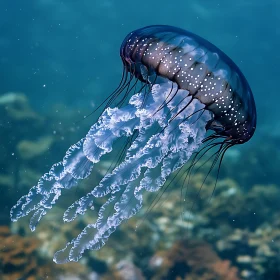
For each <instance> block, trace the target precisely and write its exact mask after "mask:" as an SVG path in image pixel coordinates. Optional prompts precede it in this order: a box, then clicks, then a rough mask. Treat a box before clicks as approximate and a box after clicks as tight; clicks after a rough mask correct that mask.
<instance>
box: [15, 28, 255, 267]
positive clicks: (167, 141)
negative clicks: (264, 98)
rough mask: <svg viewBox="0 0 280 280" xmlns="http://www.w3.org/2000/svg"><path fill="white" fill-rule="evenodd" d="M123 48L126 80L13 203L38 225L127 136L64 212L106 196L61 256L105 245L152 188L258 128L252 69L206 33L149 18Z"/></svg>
mask: <svg viewBox="0 0 280 280" xmlns="http://www.w3.org/2000/svg"><path fill="white" fill-rule="evenodd" d="M120 57H121V59H122V62H123V76H122V80H121V82H120V84H119V86H118V88H117V89H116V90H115V91H114V92H113V93H112V94H111V95H109V97H108V98H107V99H106V100H105V101H104V102H103V103H102V104H101V105H100V106H101V108H103V110H102V112H101V114H100V115H99V117H98V119H97V121H96V123H94V124H93V125H92V126H91V127H90V129H89V131H88V133H87V134H86V136H85V137H84V138H82V139H81V140H79V141H78V142H77V143H76V144H74V145H72V146H71V147H70V148H69V149H68V151H67V152H66V154H65V156H64V158H63V160H62V161H60V162H58V163H56V164H54V165H53V166H52V167H51V169H50V170H49V172H47V173H45V174H44V175H43V176H42V177H41V178H40V179H39V182H38V184H37V185H35V186H33V187H32V188H31V189H30V191H29V192H28V193H27V194H26V195H24V196H23V197H21V198H20V199H19V200H18V202H17V204H16V205H15V206H13V207H12V209H11V220H12V221H13V222H15V221H17V220H18V219H19V218H21V217H24V216H26V215H29V214H31V213H32V216H31V218H30V229H31V231H34V230H35V229H36V226H37V224H38V223H39V221H40V220H41V219H42V218H43V217H44V216H45V215H46V214H47V212H48V211H49V210H50V209H52V207H53V205H55V203H56V202H57V200H58V199H59V197H60V196H61V195H62V194H63V192H64V191H65V190H66V189H71V188H73V187H74V186H76V185H77V184H78V183H79V181H81V180H83V179H85V178H87V177H88V176H89V175H90V174H91V172H92V170H93V169H94V168H95V165H96V164H98V162H100V161H102V157H103V156H105V155H107V154H110V153H112V152H113V150H114V149H115V146H114V143H115V142H116V141H117V140H118V139H119V140H120V141H121V142H123V148H122V149H120V148H118V149H119V150H120V156H119V157H117V160H116V163H115V165H114V166H113V168H111V169H109V170H108V172H107V173H106V174H105V175H104V176H103V178H102V179H101V180H100V181H99V182H97V183H96V184H95V185H93V186H92V190H91V191H90V192H89V193H88V194H86V195H84V196H83V197H81V198H79V199H78V200H77V201H76V202H74V203H73V204H72V205H69V207H68V209H66V211H65V212H64V215H63V221H64V222H71V221H73V220H74V219H76V218H77V217H78V216H81V215H84V214H85V212H86V211H95V210H96V205H95V202H96V201H97V200H101V201H102V203H103V204H102V206H101V207H99V209H97V210H96V211H97V218H96V220H95V221H94V223H92V224H89V225H87V226H86V227H85V228H84V229H83V230H82V231H81V233H80V234H79V235H78V236H77V237H75V238H74V239H73V240H72V241H70V242H68V243H67V244H66V246H65V248H63V249H61V250H59V251H57V252H56V253H55V255H54V262H56V263H66V262H70V261H78V260H79V259H80V258H81V257H82V255H83V253H84V252H85V250H99V249H100V248H101V247H103V246H104V245H105V244H106V241H107V240H108V238H109V237H110V235H111V234H112V233H113V232H114V231H115V230H116V229H117V228H118V227H119V226H120V224H121V223H122V222H123V221H126V220H128V219H129V218H131V217H132V216H134V215H135V214H136V213H137V212H138V211H139V210H140V209H141V207H142V205H143V194H144V193H145V192H158V191H160V190H161V189H162V188H163V186H164V185H165V184H166V182H167V180H168V179H169V178H170V176H171V175H172V174H173V173H174V172H176V171H178V170H180V168H182V167H183V166H184V165H185V164H186V163H187V162H188V161H190V158H192V160H191V161H190V162H191V164H190V166H191V167H192V166H194V165H195V164H196V163H197V162H198V160H199V159H200V158H201V157H202V156H203V155H204V154H205V153H207V151H209V150H211V149H213V148H214V147H215V148H216V149H218V150H217V151H216V152H215V153H214V157H213V164H212V167H213V165H215V164H216V162H218V160H219V159H220V164H221V161H222V158H223V156H224V154H225V152H226V151H227V149H228V148H230V147H232V146H234V145H237V144H243V143H245V142H247V141H248V140H249V139H250V138H251V137H252V136H253V134H254V132H255V129H256V107H255V102H254V97H253V94H252V91H251V89H250V86H249V84H248V82H247V80H246V78H245V77H244V75H243V74H242V72H241V70H240V69H239V68H238V66H237V65H236V64H235V63H234V62H233V61H232V60H231V59H230V58H229V57H228V56H227V55H226V54H225V53H223V52H222V51H221V50H220V49H218V48H217V47H216V46H214V45H213V44H211V43H210V42H208V41H207V40H205V39H203V38H201V37H199V36H198V35H195V34H193V33H191V32H189V31H186V30H183V29H180V28H176V27H172V26H166V25H156V26H148V27H144V28H141V29H138V30H135V31H133V32H131V33H129V34H128V35H127V37H126V38H125V39H124V41H123V43H122V45H121V48H120ZM137 84H138V87H137V86H136V85H137ZM139 85H140V87H139ZM136 89H138V90H136Z"/></svg>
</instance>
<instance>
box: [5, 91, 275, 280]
mask: <svg viewBox="0 0 280 280" xmlns="http://www.w3.org/2000/svg"><path fill="white" fill-rule="evenodd" d="M0 114H1V131H3V133H2V132H1V143H2V145H1V147H0V149H1V157H0V165H1V168H0V189H1V196H0V203H1V205H2V206H3V207H2V208H1V213H0V266H1V267H0V279H3V280H15V279H26V280H31V279H34V280H35V279H58V280H60V279H61V280H62V279H71V280H74V279H85V280H87V279H92V280H93V279H104V280H105V279H119V280H130V279H135V280H140V279H152V280H159V279H170V280H179V279H182V280H183V279H185V280H198V279H199V280H222V279H226V280H238V279H250V280H261V279H266V280H276V279H277V280H278V279H280V215H279V210H280V203H279V202H280V186H279V175H278V174H279V173H278V167H279V164H280V152H279V144H278V143H279V140H280V139H279V138H276V137H272V136H271V137H269V136H266V138H265V141H263V139H260V140H258V139H256V140H255V141H253V142H252V143H248V144H246V145H245V147H236V148H233V149H232V150H229V151H228V153H227V155H226V157H225V158H224V160H223V164H222V168H221V171H220V176H219V179H218V183H217V187H216V189H215V192H214V194H213V186H214V185H215V180H216V174H217V173H216V171H213V172H212V173H211V174H210V175H209V176H208V178H207V180H206V181H205V183H204V185H203V186H202V184H201V183H202V182H203V180H204V178H205V174H206V173H207V171H208V170H209V168H210V162H207V163H206V164H204V165H203V166H201V167H200V168H199V169H198V170H195V172H194V173H193V175H192V176H191V178H190V180H187V181H188V188H186V180H185V176H178V178H177V179H176V180H174V181H173V183H172V184H170V185H169V187H168V188H167V189H166V190H165V191H164V193H160V196H161V194H162V196H161V197H160V199H158V200H157V198H159V196H157V194H156V193H155V194H148V195H147V196H146V197H145V203H144V205H145V207H144V208H143V209H142V211H141V212H140V214H138V215H136V216H135V217H133V218H132V219H130V220H128V221H127V222H126V223H124V224H123V226H122V227H121V228H120V229H118V230H117V231H116V233H115V234H113V235H112V236H111V238H110V240H109V241H108V243H107V245H106V246H105V247H104V248H102V249H101V250H100V251H91V252H87V253H86V254H85V256H84V257H83V258H82V260H81V261H80V262H79V263H68V264H65V265H57V264H55V263H53V261H52V257H53V254H54V252H55V251H56V250H57V249H59V248H62V247H63V246H64V245H65V243H66V242H67V241H69V240H71V239H72V238H73V237H75V236H76V235H77V234H78V233H79V232H80V231H81V230H82V229H83V228H84V227H85V225H87V224H88V223H91V222H93V221H94V216H91V215H90V214H86V215H85V216H83V217H81V218H79V219H77V220H76V221H74V222H72V223H69V224H68V223H64V224H63V223H62V222H61V221H62V214H63V211H64V210H65V208H66V207H67V206H69V205H70V203H71V202H72V201H74V200H75V199H77V198H78V197H80V196H81V195H82V194H84V193H86V192H88V191H89V190H90V189H91V188H92V187H93V186H94V185H95V184H96V182H97V181H98V180H99V179H100V178H101V177H102V175H103V174H104V173H105V172H106V168H107V167H108V166H109V165H110V162H108V161H106V162H104V164H103V165H104V169H100V170H98V172H96V173H95V174H94V175H93V176H91V177H90V178H89V179H88V180H86V181H85V182H83V183H81V184H80V185H79V186H78V187H77V188H76V189H75V190H74V192H73V193H71V194H67V195H65V196H63V197H62V199H61V202H60V204H59V205H58V206H56V207H54V208H53V210H52V211H51V212H50V213H49V214H48V215H46V217H44V218H43V220H42V221H41V224H40V225H39V226H38V228H37V230H36V231H35V232H34V233H31V232H30V230H29V228H28V219H22V220H20V221H19V222H17V223H11V222H10V218H9V211H10V208H11V207H12V206H13V205H14V204H15V203H16V201H17V200H18V199H19V198H20V197H21V196H22V195H23V194H25V193H26V192H27V191H28V190H29V188H30V187H31V186H33V185H34V184H36V182H37V181H38V179H39V177H40V176H41V175H42V174H44V173H45V172H46V171H47V170H49V168H50V166H51V165H52V164H53V163H55V162H57V161H59V160H61V158H62V157H63V155H64V153H65V150H66V149H67V148H68V147H69V146H70V145H71V144H73V143H75V142H76V141H77V140H78V139H79V138H77V137H79V136H80V135H84V133H85V132H86V131H87V129H88V128H89V126H88V125H87V124H86V122H76V121H77V119H79V116H77V113H76V112H72V111H71V110H69V109H67V108H64V107H63V106H59V105H57V106H55V107H54V108H52V110H50V112H49V113H47V114H40V113H39V112H35V111H34V110H33V109H32V108H31V107H30V106H29V103H28V100H27V97H26V96H25V95H24V94H20V93H7V94H5V95H3V96H1V98H0ZM87 121H88V122H90V121H91V119H90V118H89V119H88V120H87ZM276 151H278V152H276ZM201 186H202V188H201ZM200 189H201V190H200ZM155 199H156V200H155ZM153 202H156V203H155V206H154V207H150V206H151V205H153ZM136 225H138V226H137V229H136Z"/></svg>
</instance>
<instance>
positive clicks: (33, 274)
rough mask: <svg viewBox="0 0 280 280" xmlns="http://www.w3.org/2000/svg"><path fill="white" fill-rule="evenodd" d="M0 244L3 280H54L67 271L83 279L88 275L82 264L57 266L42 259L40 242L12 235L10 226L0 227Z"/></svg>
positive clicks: (0, 263)
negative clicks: (38, 250) (38, 252)
mask: <svg viewBox="0 0 280 280" xmlns="http://www.w3.org/2000/svg"><path fill="white" fill-rule="evenodd" d="M0 244H1V245H0V279H1V280H2V279H3V280H18V279H25V280H36V279H45V277H46V276H48V277H50V278H49V279H54V278H52V277H54V276H55V275H57V274H61V273H62V274H65V271H67V272H68V273H70V274H71V273H74V274H76V275H80V276H82V275H83V277H85V276H86V275H87V274H88V271H87V270H86V268H85V267H84V266H83V265H81V264H78V263H77V264H71V265H68V264H65V265H61V266H56V265H55V264H54V263H53V262H52V261H51V260H47V259H42V258H40V257H39V256H38V254H37V252H36V250H37V248H38V247H39V241H38V240H37V239H35V238H33V237H22V236H19V235H12V234H11V232H10V229H9V227H8V226H0ZM83 279H86V278H83Z"/></svg>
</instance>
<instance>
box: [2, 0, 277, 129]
mask: <svg viewBox="0 0 280 280" xmlns="http://www.w3.org/2000/svg"><path fill="white" fill-rule="evenodd" d="M279 5H280V4H279V1H276V0H274V1H272V0H271V1H259V0H258V1H241V0H240V1H206V0H205V1H201V0H200V1H197V0H195V1H176V2H175V3H173V2H172V1H146V0H143V1H141V3H140V2H131V1H127V0H123V1H121V2H120V1H109V0H108V1H83V3H80V2H77V1H47V0H44V1H29V2H28V3H23V2H22V1H19V0H17V1H13V4H11V3H10V2H9V1H2V3H1V9H0V16H1V33H0V34H1V37H0V46H1V59H0V62H1V64H0V65H1V68H0V71H1V72H0V75H1V84H0V92H1V93H4V92H6V91H11V90H14V91H22V92H25V93H27V94H28V96H29V97H30V101H31V102H32V103H33V104H35V105H36V106H37V107H38V108H39V110H45V109H46V110H47V108H48V107H49V105H50V104H52V103H57V102H62V103H64V104H67V105H69V106H74V107H78V106H87V107H89V110H90V106H92V105H94V104H96V103H98V101H99V100H100V99H102V97H101V96H103V95H106V94H109V93H110V92H111V91H112V90H113V89H114V88H115V86H116V84H117V83H118V80H119V78H120V75H121V70H122V68H121V62H120V59H119V57H118V51H119V46H120V44H121V42H122V39H123V37H124V36H125V35H126V34H127V33H128V32H129V31H131V30H134V29H137V28H140V27H142V26H145V25H151V24H169V25H175V26H179V27H182V28H185V29H188V30H190V31H192V32H194V33H197V34H199V35H201V36H202V37H205V38H206V39H208V40H210V41H211V42H213V43H214V44H216V45H217V46H218V47H220V48H221V49H222V50H224V51H225V52H226V53H227V54H228V55H229V56H230V57H231V58H232V59H233V60H234V61H235V62H236V63H237V64H238V65H239V66H240V68H241V69H242V71H243V72H244V73H245V75H246V77H247V78H248V80H249V82H250V84H251V87H252V89H253V92H254V94H255V98H256V102H257V107H258V113H259V122H260V123H264V124H268V125H269V123H270V122H271V121H272V120H273V119H275V118H277V114H278V113H277V106H278V105H277V104H278V97H277V96H278V94H277V84H278V73H277V69H278V66H277V65H278V62H279V59H280V54H279V52H277V49H278V48H279V32H280V31H279V29H278V28H277V26H278V25H279V20H280V18H279V17H280V16H279V13H278V10H279Z"/></svg>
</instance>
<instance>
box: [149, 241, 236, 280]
mask: <svg viewBox="0 0 280 280" xmlns="http://www.w3.org/2000/svg"><path fill="white" fill-rule="evenodd" d="M150 268H151V269H152V270H154V271H155V276H153V277H152V278H151V279H152V280H159V279H166V280H167V279H170V280H176V279H185V280H198V279H199V280H213V279H215V280H225V279H227V280H239V279H240V278H239V277H238V270H237V268H236V267H233V266H231V264H230V261H228V260H222V259H220V258H219V257H218V255H217V254H216V253H215V252H214V251H213V249H212V248H211V247H210V245H209V244H207V243H204V242H200V241H187V240H182V241H177V242H176V243H175V244H174V245H173V246H172V247H171V248H170V249H169V250H166V251H161V252H157V253H156V254H155V255H154V256H153V257H152V258H151V260H150Z"/></svg>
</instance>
